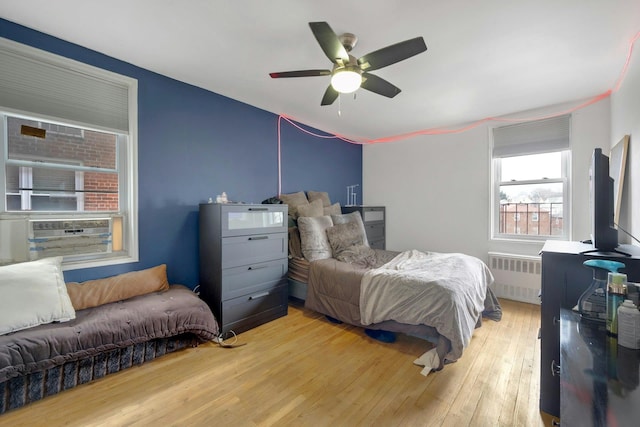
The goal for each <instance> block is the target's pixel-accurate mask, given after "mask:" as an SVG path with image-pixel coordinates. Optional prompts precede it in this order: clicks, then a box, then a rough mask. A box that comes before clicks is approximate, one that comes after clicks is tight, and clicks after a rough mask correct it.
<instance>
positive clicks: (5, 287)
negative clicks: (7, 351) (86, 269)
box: [0, 257, 76, 335]
mask: <svg viewBox="0 0 640 427" xmlns="http://www.w3.org/2000/svg"><path fill="white" fill-rule="evenodd" d="M61 265H62V257H53V258H44V259H41V260H37V261H28V262H21V263H18V264H11V265H6V266H2V267H0V295H1V296H2V298H0V335H4V334H7V333H11V332H15V331H19V330H22V329H27V328H31V327H33V326H38V325H42V324H46V323H51V322H66V321H69V320H72V319H75V317H76V312H75V310H74V309H73V306H72V304H71V301H70V300H69V296H68V295H67V289H66V287H65V286H64V277H63V276H62V267H61Z"/></svg>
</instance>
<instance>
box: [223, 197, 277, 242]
mask: <svg viewBox="0 0 640 427" xmlns="http://www.w3.org/2000/svg"><path fill="white" fill-rule="evenodd" d="M220 210H221V211H220V226H221V233H222V236H223V237H227V236H247V235H250V234H256V233H257V234H263V233H264V234H269V233H282V232H284V233H286V232H287V226H288V222H287V221H288V220H287V213H288V206H287V205H221V206H220Z"/></svg>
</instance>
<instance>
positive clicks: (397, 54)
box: [358, 37, 427, 71]
mask: <svg viewBox="0 0 640 427" xmlns="http://www.w3.org/2000/svg"><path fill="white" fill-rule="evenodd" d="M425 50H427V45H426V44H425V42H424V39H423V38H422V37H416V38H415V39H410V40H405V41H403V42H400V43H396V44H392V45H391V46H387V47H383V48H382V49H379V50H376V51H375V52H371V53H368V54H366V55H364V56H363V57H361V58H360V59H358V64H359V65H360V68H362V71H373V70H377V69H380V68H382V67H386V66H387V65H391V64H395V63H396V62H400V61H402V60H404V59H407V58H411V57H412V56H414V55H417V54H419V53H422V52H424V51H425Z"/></svg>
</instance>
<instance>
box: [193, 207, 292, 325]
mask: <svg viewBox="0 0 640 427" xmlns="http://www.w3.org/2000/svg"><path fill="white" fill-rule="evenodd" d="M287 211H288V206H287V205H246V204H218V203H208V204H201V205H200V211H199V228H200V241H199V247H200V296H201V298H202V299H203V300H204V301H205V302H206V303H207V304H209V307H211V310H212V311H213V314H215V316H216V319H217V320H218V323H219V325H220V330H221V332H222V333H227V332H229V331H230V330H233V331H234V332H236V333H239V332H242V331H246V330H247V329H250V328H253V327H255V326H258V325H260V324H262V323H265V322H268V321H270V320H273V319H276V318H278V317H281V316H284V315H286V314H287V311H288V296H289V287H288V284H287V278H286V274H287V269H288V265H289V264H288V258H287V250H288V239H287Z"/></svg>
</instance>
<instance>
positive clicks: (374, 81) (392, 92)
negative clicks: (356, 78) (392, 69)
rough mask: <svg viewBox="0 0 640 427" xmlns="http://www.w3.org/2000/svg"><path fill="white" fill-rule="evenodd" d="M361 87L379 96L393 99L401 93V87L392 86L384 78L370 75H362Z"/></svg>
mask: <svg viewBox="0 0 640 427" xmlns="http://www.w3.org/2000/svg"><path fill="white" fill-rule="evenodd" d="M360 87H361V88H363V89H366V90H369V91H371V92H374V93H377V94H378V95H382V96H386V97H387V98H393V97H394V96H396V95H397V94H399V93H400V92H401V90H400V88H399V87H396V86H394V85H392V84H391V83H389V82H388V81H386V80H385V79H383V78H380V77H378V76H375V75H373V74H369V73H363V74H362V85H360Z"/></svg>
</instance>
